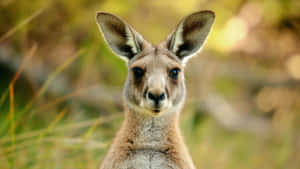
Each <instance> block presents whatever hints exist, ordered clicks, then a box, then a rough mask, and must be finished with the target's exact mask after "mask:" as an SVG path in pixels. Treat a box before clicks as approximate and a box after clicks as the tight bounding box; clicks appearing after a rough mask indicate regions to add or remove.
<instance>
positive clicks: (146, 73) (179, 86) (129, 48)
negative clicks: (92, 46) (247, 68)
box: [97, 11, 215, 116]
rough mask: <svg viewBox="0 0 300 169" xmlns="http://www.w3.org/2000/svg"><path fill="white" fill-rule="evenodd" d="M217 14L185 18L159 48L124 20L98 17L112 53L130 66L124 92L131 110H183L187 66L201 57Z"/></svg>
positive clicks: (104, 16)
mask: <svg viewBox="0 0 300 169" xmlns="http://www.w3.org/2000/svg"><path fill="white" fill-rule="evenodd" d="M214 18H215V16H214V13H213V12H211V11H200V12H196V13H193V14H191V15H189V16H187V17H185V18H184V19H183V20H181V22H180V23H179V24H178V25H177V27H176V29H175V30H174V31H173V33H171V34H170V35H169V37H168V38H167V40H166V41H164V42H162V43H160V44H159V45H157V46H155V45H152V44H150V43H149V42H147V41H146V40H144V39H143V37H142V36H141V35H140V34H139V33H137V32H136V31H135V30H134V29H133V28H132V27H131V26H130V25H128V24H127V23H126V22H125V21H123V20H122V19H121V18H119V17H117V16H115V15H113V14H109V13H105V12H99V13H97V22H98V25H99V28H100V31H101V32H102V34H103V37H104V39H105V40H106V42H107V44H108V45H109V46H110V47H111V49H112V51H113V52H114V53H115V54H116V55H118V56H120V57H121V58H122V59H123V60H125V61H126V62H127V65H128V76H127V80H126V85H125V87H124V90H123V96H124V101H125V104H126V105H127V106H129V108H131V109H133V110H135V111H138V112H145V113H148V114H150V115H152V116H158V115H161V114H165V113H172V112H176V111H179V109H181V107H182V105H183V103H184V99H185V93H186V89H185V82H184V66H185V64H186V62H187V61H188V60H189V59H190V58H191V57H192V56H195V55H197V54H198V53H199V51H200V49H201V47H202V46H203V44H204V42H205V40H206V38H207V36H208V34H209V32H210V30H211V27H212V24H213V22H214Z"/></svg>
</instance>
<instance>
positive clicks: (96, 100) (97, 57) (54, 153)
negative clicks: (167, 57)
mask: <svg viewBox="0 0 300 169" xmlns="http://www.w3.org/2000/svg"><path fill="white" fill-rule="evenodd" d="M198 10H213V11H215V13H216V22H215V24H214V26H213V30H212V32H211V34H210V36H209V39H208V41H207V43H206V45H205V47H204V48H203V51H202V53H201V54H200V55H199V56H198V57H196V58H193V60H192V61H191V62H189V63H188V65H187V67H186V70H185V75H186V83H187V89H188V97H187V101H186V105H185V109H184V111H183V112H182V115H181V128H182V130H183V133H184V136H185V141H186V144H187V146H188V148H189V150H190V153H191V155H192V158H193V160H194V162H195V164H196V166H197V168H203V169H204V168H205V169H256V168H263V169H299V168H300V132H299V131H300V95H299V94H300V85H299V84H300V46H299V44H300V1H299V0H184V1H183V0H164V1H162V0H151V1H150V0H149V1H142V0H127V1H123V0H76V1H71V0H43V1H42V0H31V1H30V2H29V1H25V0H1V1H0V168H1V169H9V168H16V169H29V168H30V169H31V168H33V169H42V168H43V169H61V168H70V169H77V168H78V169H95V168H98V166H99V164H100V163H101V161H102V159H103V157H104V155H105V153H106V151H107V149H108V145H109V144H110V143H111V141H112V138H113V137H114V135H115V133H116V131H117V130H118V128H119V127H120V124H121V122H122V120H123V114H122V100H121V90H122V86H123V83H124V81H125V78H126V74H127V68H126V65H125V63H123V61H122V60H120V59H119V58H117V57H116V56H114V55H113V54H112V52H111V51H110V50H109V49H108V47H107V46H106V44H105V43H104V41H103V39H102V37H101V35H100V33H99V31H98V28H97V25H96V19H95V14H96V12H97V11H107V12H111V13H114V14H117V15H119V16H121V17H122V18H124V19H125V20H126V21H127V22H128V23H130V24H131V25H133V27H134V28H135V29H136V30H137V31H138V32H140V33H141V34H142V35H143V36H144V38H145V39H147V40H148V41H150V42H152V43H159V42H161V41H163V40H164V39H166V37H167V35H168V34H169V33H170V32H171V31H172V30H173V29H174V28H175V26H176V24H177V23H178V22H179V20H180V19H181V18H183V17H184V16H186V15H188V14H190V13H192V12H195V11H198Z"/></svg>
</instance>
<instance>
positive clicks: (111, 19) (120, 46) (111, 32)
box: [97, 12, 143, 61]
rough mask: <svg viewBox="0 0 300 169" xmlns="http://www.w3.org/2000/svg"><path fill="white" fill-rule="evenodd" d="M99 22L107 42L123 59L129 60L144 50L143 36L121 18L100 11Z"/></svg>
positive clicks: (98, 14)
mask: <svg viewBox="0 0 300 169" xmlns="http://www.w3.org/2000/svg"><path fill="white" fill-rule="evenodd" d="M97 23H98V26H99V29H100V31H101V33H102V35H103V37H104V39H105V41H106V42H107V44H108V45H109V46H110V48H111V49H112V51H113V52H114V53H115V54H117V55H118V56H120V57H121V58H122V59H123V60H125V61H129V60H130V59H132V58H133V57H134V56H135V55H136V54H138V53H139V52H141V51H142V42H143V37H142V36H141V35H140V34H139V33H137V32H136V31H135V30H134V29H133V28H131V27H130V26H129V25H128V24H127V23H126V22H125V21H123V20H122V19H121V18H119V17H117V16H115V15H113V14H110V13H106V12H98V13H97Z"/></svg>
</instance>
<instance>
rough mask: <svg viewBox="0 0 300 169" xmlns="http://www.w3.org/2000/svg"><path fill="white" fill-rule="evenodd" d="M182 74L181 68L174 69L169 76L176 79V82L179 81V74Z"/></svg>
mask: <svg viewBox="0 0 300 169" xmlns="http://www.w3.org/2000/svg"><path fill="white" fill-rule="evenodd" d="M179 72H180V69H179V68H174V69H172V70H171V71H170V72H169V76H170V77H171V78H172V79H174V80H177V79H178V74H179Z"/></svg>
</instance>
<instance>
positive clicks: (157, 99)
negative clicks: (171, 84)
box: [148, 92, 166, 104]
mask: <svg viewBox="0 0 300 169" xmlns="http://www.w3.org/2000/svg"><path fill="white" fill-rule="evenodd" d="M148 98H149V99H150V100H153V101H154V102H155V104H158V102H160V101H162V100H164V99H165V98H166V96H165V93H160V94H153V93H151V92H149V93H148Z"/></svg>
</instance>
